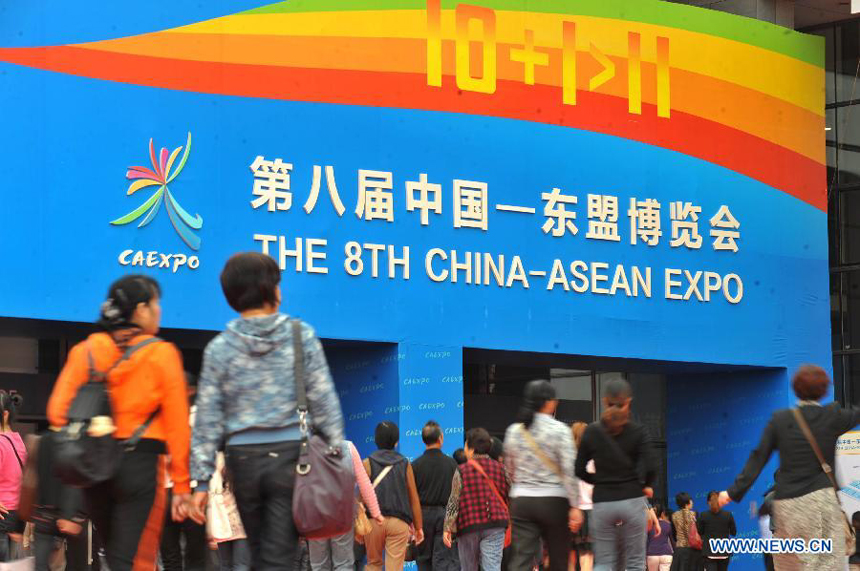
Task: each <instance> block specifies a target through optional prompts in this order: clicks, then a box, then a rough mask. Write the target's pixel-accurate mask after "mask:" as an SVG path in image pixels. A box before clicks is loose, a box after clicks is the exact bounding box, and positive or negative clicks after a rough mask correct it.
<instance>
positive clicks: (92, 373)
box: [87, 337, 163, 381]
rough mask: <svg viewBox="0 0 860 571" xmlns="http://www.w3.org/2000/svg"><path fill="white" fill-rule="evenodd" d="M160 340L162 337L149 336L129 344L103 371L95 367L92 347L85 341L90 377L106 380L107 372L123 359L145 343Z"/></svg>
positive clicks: (148, 343)
mask: <svg viewBox="0 0 860 571" xmlns="http://www.w3.org/2000/svg"><path fill="white" fill-rule="evenodd" d="M160 341H163V339H161V338H160V337H150V338H149V339H144V340H143V341H141V342H140V343H136V344H134V345H130V346H129V347H127V348H126V350H125V352H124V353H123V354H122V355H121V356H120V358H119V359H117V360H116V362H114V364H113V365H111V366H110V367H109V368H108V369H107V370H106V371H104V372H102V371H99V370H98V369H97V368H96V362H95V359H94V358H93V352H92V349H89V342H87V347H88V348H87V361H88V362H89V366H90V378H98V379H99V380H101V381H106V380H107V376H108V373H110V372H111V371H113V370H114V369H116V368H117V367H118V366H119V364H120V363H122V362H123V361H127V360H129V359H131V356H132V355H134V354H135V353H136V352H137V351H138V350H140V349H143V348H144V347H146V346H147V345H152V344H153V343H158V342H160Z"/></svg>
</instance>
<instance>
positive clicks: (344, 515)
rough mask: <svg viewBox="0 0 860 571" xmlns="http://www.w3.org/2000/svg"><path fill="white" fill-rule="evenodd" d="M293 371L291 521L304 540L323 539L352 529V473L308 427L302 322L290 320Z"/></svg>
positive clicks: (347, 463)
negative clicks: (297, 433) (297, 440)
mask: <svg viewBox="0 0 860 571" xmlns="http://www.w3.org/2000/svg"><path fill="white" fill-rule="evenodd" d="M292 328H293V355H294V357H293V361H294V365H293V372H294V376H295V380H296V402H297V404H298V407H297V408H298V412H299V422H300V428H301V431H302V445H301V449H300V451H299V460H298V463H297V464H296V487H295V489H294V491H293V520H294V521H295V524H296V529H298V531H299V534H301V535H302V536H303V537H306V538H307V539H324V538H327V537H335V536H338V535H343V534H344V533H347V532H348V531H350V530H352V526H353V523H354V519H355V512H354V509H355V501H354V499H353V498H354V495H355V474H354V473H353V468H352V458H349V457H346V455H345V454H344V453H343V451H342V450H340V449H338V448H333V447H331V446H329V443H328V442H326V440H325V439H324V438H323V437H322V436H320V435H319V434H311V433H310V431H309V429H308V423H307V415H308V399H307V388H306V387H305V365H304V346H303V344H302V329H301V322H300V321H298V320H293V322H292Z"/></svg>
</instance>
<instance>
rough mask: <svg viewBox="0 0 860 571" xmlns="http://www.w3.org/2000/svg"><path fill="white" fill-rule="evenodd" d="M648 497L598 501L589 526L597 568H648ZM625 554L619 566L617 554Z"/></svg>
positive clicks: (596, 570)
mask: <svg viewBox="0 0 860 571" xmlns="http://www.w3.org/2000/svg"><path fill="white" fill-rule="evenodd" d="M646 506H647V504H646V503H645V498H631V499H629V500H620V501H617V502H595V504H594V508H593V509H592V510H591V520H589V522H588V523H589V527H590V529H589V530H590V531H591V541H592V545H593V547H594V571H615V570H616V569H645V530H646V520H645V507H646ZM619 552H622V553H623V554H624V559H625V560H626V561H622V562H621V564H620V565H619V561H618V553H619Z"/></svg>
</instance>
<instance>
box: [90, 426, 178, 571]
mask: <svg viewBox="0 0 860 571" xmlns="http://www.w3.org/2000/svg"><path fill="white" fill-rule="evenodd" d="M149 450H161V451H163V450H164V444H163V443H161V442H158V441H153V440H141V441H140V444H138V447H137V450H135V451H133V452H127V453H126V454H124V455H123V457H122V461H121V462H120V466H119V470H118V471H117V474H116V476H115V477H114V479H113V480H110V481H108V482H105V483H103V484H99V485H97V486H93V487H92V488H88V489H86V490H85V491H84V497H85V500H86V503H87V507H88V511H89V513H90V516H91V517H92V521H93V524H94V525H95V526H96V529H97V530H98V534H99V538H100V539H101V542H102V545H103V546H104V549H105V553H106V555H107V564H108V567H109V568H110V570H111V571H131V569H132V568H134V569H135V570H140V569H152V570H154V569H155V565H156V557H157V555H158V544H159V539H160V538H161V530H162V528H163V527H164V517H165V516H164V514H165V511H166V509H167V489H166V488H165V487H164V476H165V470H166V465H167V463H166V457H165V456H164V455H163V454H159V453H157V452H154V451H149Z"/></svg>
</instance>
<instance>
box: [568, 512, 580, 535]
mask: <svg viewBox="0 0 860 571" xmlns="http://www.w3.org/2000/svg"><path fill="white" fill-rule="evenodd" d="M582 521H583V517H582V512H581V511H580V510H579V509H578V508H570V512H569V513H568V516H567V523H568V527H569V528H570V531H573V532H577V531H579V528H580V527H582Z"/></svg>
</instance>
